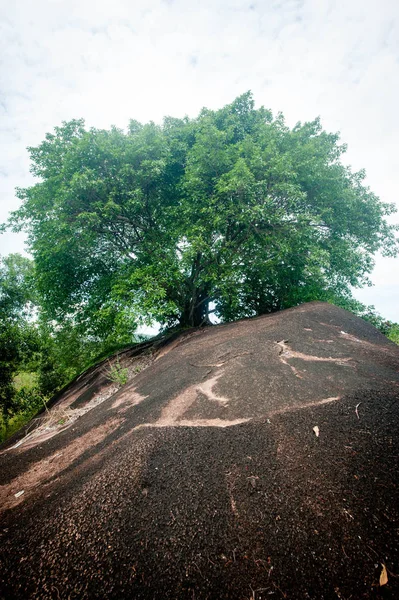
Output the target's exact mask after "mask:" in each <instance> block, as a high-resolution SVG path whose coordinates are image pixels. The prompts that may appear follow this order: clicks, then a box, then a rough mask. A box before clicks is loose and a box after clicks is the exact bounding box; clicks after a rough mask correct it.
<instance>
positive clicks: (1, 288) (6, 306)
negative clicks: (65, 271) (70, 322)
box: [0, 254, 38, 422]
mask: <svg viewBox="0 0 399 600" xmlns="http://www.w3.org/2000/svg"><path fill="white" fill-rule="evenodd" d="M34 302H35V292H34V279H33V263H32V261H31V260H29V259H28V258H25V257H23V256H21V255H20V254H10V255H9V256H7V257H5V258H3V259H2V260H1V262H0V411H1V413H2V415H3V419H4V420H5V422H7V421H8V419H9V417H10V416H11V414H13V413H14V412H16V411H17V410H18V407H19V400H18V396H17V394H16V389H15V387H14V385H13V379H14V376H15V374H16V372H17V371H18V368H19V366H20V364H21V363H22V362H23V361H26V360H27V359H28V357H29V356H30V355H31V354H32V352H34V351H36V350H37V349H38V332H37V330H36V328H35V326H34V324H33V322H32V317H33V314H34Z"/></svg>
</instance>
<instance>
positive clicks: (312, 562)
mask: <svg viewBox="0 0 399 600" xmlns="http://www.w3.org/2000/svg"><path fill="white" fill-rule="evenodd" d="M112 365H114V367H115V365H116V366H117V368H126V369H128V383H126V384H125V385H123V386H121V387H118V382H117V381H113V382H112V381H110V380H109V372H110V371H109V369H110V368H112ZM398 399H399V348H398V347H397V346H395V345H394V344H393V343H391V342H389V341H388V340H387V339H386V338H385V337H384V336H382V335H381V334H380V333H379V332H378V331H377V330H376V329H374V328H373V327H372V326H371V325H369V324H368V323H366V322H364V321H362V320H360V319H358V318H357V317H355V316H353V315H352V314H350V313H348V312H346V311H343V310H341V309H339V308H336V307H334V306H331V305H328V304H324V303H310V304H306V305H302V306H300V307H297V308H294V309H290V310H286V311H283V312H280V313H276V314H273V315H269V316H265V317H260V318H257V319H251V320H245V321H240V322H237V323H233V324H229V325H220V326H215V327H211V328H207V329H202V330H193V331H190V332H188V333H186V334H184V335H181V336H180V337H177V338H175V339H171V340H168V341H167V343H165V342H164V343H162V342H159V341H158V342H156V343H147V344H142V345H141V346H138V347H135V348H133V349H130V350H128V351H126V352H124V353H122V354H121V355H120V356H119V358H118V359H116V358H114V359H113V360H111V361H109V362H107V361H105V362H103V363H101V364H100V365H98V366H96V367H94V368H92V369H90V370H89V371H88V372H86V373H85V374H84V375H83V376H81V377H79V378H78V379H77V380H76V381H75V382H73V383H72V384H71V385H70V386H69V387H68V388H67V389H66V390H64V392H63V393H62V394H61V395H60V396H59V397H58V398H56V399H55V401H54V402H53V405H52V407H51V408H50V410H49V412H48V413H44V414H43V415H42V416H41V418H39V419H37V420H36V421H34V422H33V423H31V424H30V426H29V427H28V428H25V429H24V430H23V431H22V432H20V433H19V434H18V435H17V436H14V438H12V439H11V440H9V441H8V442H7V443H5V444H3V445H2V446H1V449H0V450H1V453H0V483H1V484H2V487H1V491H0V512H1V514H0V520H1V521H0V534H1V544H0V590H1V591H0V598H2V599H4V600H6V599H7V600H9V599H12V598H21V599H24V600H25V599H27V598H36V599H39V598H40V599H48V598H51V599H53V598H54V599H67V598H68V599H92V598H93V599H94V598H96V599H102V600H103V599H110V598H112V599H118V600H121V599H124V598H134V599H148V600H153V599H154V600H155V599H159V600H161V599H162V600H163V599H180V598H182V599H187V600H200V599H209V600H213V599H218V600H219V599H223V598H225V599H233V600H235V599H237V600H244V599H248V600H250V599H251V600H261V599H266V598H276V599H277V598H287V599H297V598H298V599H306V598H311V599H317V600H320V599H323V598H326V599H329V598H338V599H342V600H349V599H352V600H353V599H357V598H359V599H360V598H397V597H399V566H398V564H399V562H398V559H399V543H398V532H399V528H398V526H399V495H398V479H399V476H398V467H399V437H398V430H399V406H398Z"/></svg>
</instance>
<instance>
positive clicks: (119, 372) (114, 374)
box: [106, 359, 129, 387]
mask: <svg viewBox="0 0 399 600" xmlns="http://www.w3.org/2000/svg"><path fill="white" fill-rule="evenodd" d="M106 375H107V377H108V379H109V380H110V381H112V382H113V383H116V384H117V385H119V387H121V386H122V385H125V383H127V380H128V378H129V371H128V369H127V368H123V367H122V366H121V365H120V363H119V359H118V360H117V361H116V363H115V364H113V365H112V366H110V369H109V371H107V373H106Z"/></svg>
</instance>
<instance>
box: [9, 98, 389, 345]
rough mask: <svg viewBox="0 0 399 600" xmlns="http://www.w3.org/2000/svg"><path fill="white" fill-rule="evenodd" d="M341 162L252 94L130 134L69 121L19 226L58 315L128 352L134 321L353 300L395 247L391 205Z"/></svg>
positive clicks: (329, 139) (44, 151)
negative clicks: (378, 259)
mask: <svg viewBox="0 0 399 600" xmlns="http://www.w3.org/2000/svg"><path fill="white" fill-rule="evenodd" d="M344 152H345V146H343V145H340V144H339V137H338V135H336V134H331V133H327V132H325V131H324V130H323V129H322V127H321V124H320V121H319V120H318V119H316V120H314V121H312V122H309V123H304V124H301V123H298V124H297V125H296V126H295V127H294V128H293V129H289V128H288V127H287V126H286V125H285V123H284V119H283V117H282V115H277V117H273V115H272V114H271V112H270V111H268V110H266V109H264V108H260V109H255V108H254V101H253V98H252V96H251V94H250V93H247V94H244V95H242V96H240V97H239V98H237V99H236V100H235V101H234V102H233V103H232V104H229V105H227V106H225V107H224V108H222V109H220V110H217V111H211V110H207V109H203V110H202V111H201V113H200V115H199V116H198V118H196V119H193V120H190V119H188V118H185V119H173V118H170V117H168V118H165V119H164V122H163V124H162V125H161V126H158V125H155V124H154V123H148V124H145V125H141V124H140V123H137V122H136V121H132V122H131V123H130V127H129V129H128V131H127V132H126V133H125V132H123V131H121V130H119V129H116V128H111V129H110V130H100V129H89V130H87V129H86V128H85V127H84V123H83V121H71V122H69V123H64V124H63V125H62V126H61V127H57V128H56V129H55V131H54V133H52V134H48V135H47V136H46V139H45V140H44V142H42V144H40V145H39V146H38V147H37V148H31V149H30V154H31V161H32V173H33V174H34V175H35V176H36V177H37V178H38V182H37V183H36V184H35V185H33V186H32V187H29V188H26V189H20V190H19V191H18V195H19V197H20V199H21V200H22V207H21V209H20V210H19V211H18V212H17V213H15V214H14V217H13V220H12V221H13V224H14V228H16V229H18V228H21V227H24V228H25V229H26V230H27V231H28V233H29V244H30V249H31V251H32V253H33V256H34V258H35V264H36V277H37V283H38V289H39V293H40V294H41V298H42V303H43V306H44V309H45V314H46V320H47V321H49V320H51V321H54V322H55V323H58V324H59V325H60V324H62V323H72V325H73V328H74V329H75V328H76V331H79V332H80V334H83V332H84V333H85V336H86V338H87V339H93V340H97V341H101V342H104V340H107V339H108V336H111V337H112V336H114V337H116V338H118V339H119V340H122V339H126V341H127V340H128V339H131V338H132V336H133V334H134V330H135V327H136V322H137V321H141V322H147V323H149V322H152V321H154V320H156V321H158V322H160V323H161V325H162V326H163V327H173V326H176V325H178V326H180V327H185V326H192V325H201V324H203V323H206V322H207V320H208V313H209V304H210V303H213V305H214V307H215V309H214V310H215V312H216V314H217V315H218V316H219V317H220V318H221V319H223V320H231V319H237V318H240V317H245V316H251V315H256V314H262V313H266V312H271V311H275V310H279V309H283V308H287V307H289V306H292V305H295V304H298V303H300V302H304V301H307V300H314V299H326V298H330V297H340V296H342V297H344V298H347V297H350V288H351V286H360V285H363V284H365V283H367V281H368V279H367V274H368V273H369V272H370V271H371V268H372V266H373V259H372V257H373V254H374V253H375V252H376V251H377V250H381V251H382V252H383V253H385V254H386V255H393V254H395V253H396V251H397V242H396V240H395V236H394V227H393V226H390V225H388V223H387V222H386V220H385V217H386V216H387V215H389V214H390V213H392V212H393V210H394V208H393V206H392V205H388V204H384V203H382V202H381V201H380V200H379V199H378V198H377V197H376V196H375V195H374V194H373V193H372V192H371V191H370V190H369V189H368V188H367V187H366V186H365V185H364V184H363V180H364V177H365V174H364V172H357V173H356V172H352V171H351V169H350V168H348V167H346V166H344V165H343V164H342V163H341V157H342V155H343V153H344ZM108 342H109V344H110V345H111V342H113V340H111V339H108ZM108 342H107V343H108Z"/></svg>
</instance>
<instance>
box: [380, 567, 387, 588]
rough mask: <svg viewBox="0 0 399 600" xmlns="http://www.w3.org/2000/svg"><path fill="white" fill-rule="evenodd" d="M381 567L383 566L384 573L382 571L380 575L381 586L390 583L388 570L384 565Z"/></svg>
mask: <svg viewBox="0 0 399 600" xmlns="http://www.w3.org/2000/svg"><path fill="white" fill-rule="evenodd" d="M381 566H382V571H381V575H380V585H386V584H387V583H388V573H387V568H386V566H385V565H384V564H383V563H381Z"/></svg>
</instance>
